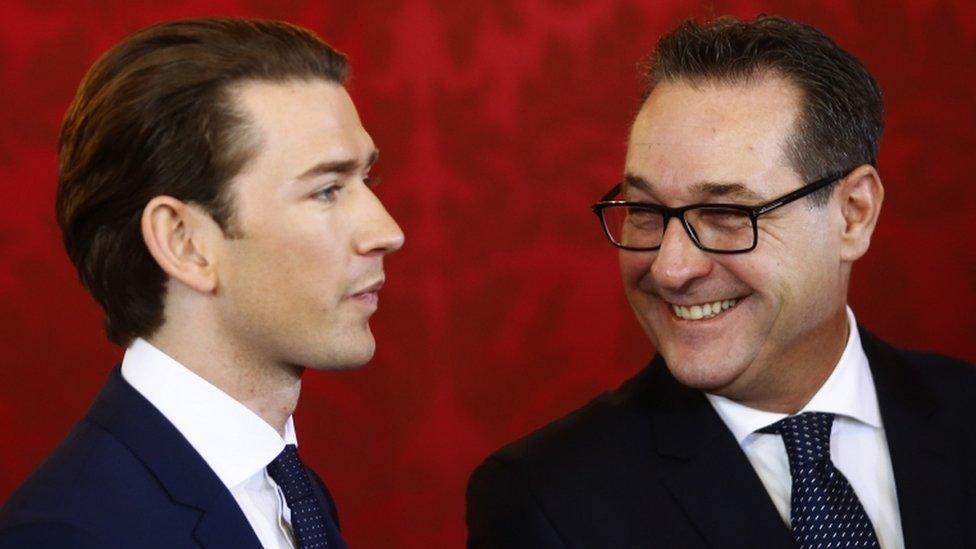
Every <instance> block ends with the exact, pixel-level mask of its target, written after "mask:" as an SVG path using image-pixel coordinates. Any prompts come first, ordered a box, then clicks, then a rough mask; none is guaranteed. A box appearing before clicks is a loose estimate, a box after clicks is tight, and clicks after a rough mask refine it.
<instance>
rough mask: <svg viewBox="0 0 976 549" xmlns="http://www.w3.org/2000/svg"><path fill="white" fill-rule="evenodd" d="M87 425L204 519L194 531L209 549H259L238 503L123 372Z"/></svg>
mask: <svg viewBox="0 0 976 549" xmlns="http://www.w3.org/2000/svg"><path fill="white" fill-rule="evenodd" d="M87 417H88V419H89V420H90V421H92V422H93V423H95V424H97V425H99V426H100V427H102V428H103V429H105V430H106V431H108V432H109V433H111V434H112V435H113V436H115V437H116V438H117V439H118V440H119V441H120V442H121V443H122V444H123V445H125V446H126V447H127V448H128V449H129V450H130V451H131V452H132V453H133V454H134V455H135V456H136V457H137V458H138V459H139V460H140V461H142V463H143V464H144V465H145V466H146V468H147V469H148V470H149V471H150V472H151V473H152V474H153V475H154V476H155V477H156V479H157V480H158V481H159V483H160V484H161V485H162V486H163V488H164V489H165V490H166V491H167V493H169V495H170V497H171V498H172V499H173V501H175V502H177V503H178V504H181V505H184V506H187V507H192V508H194V509H197V510H198V511H200V513H201V517H200V521H199V522H198V523H197V525H196V529H195V531H194V534H195V536H196V537H197V539H198V541H200V543H201V544H202V545H204V546H205V547H231V546H232V547H260V544H259V543H258V540H257V537H256V536H255V535H254V531H253V529H252V528H251V526H250V524H249V523H248V522H247V519H246V518H245V517H244V514H243V513H242V512H241V510H240V507H239V506H238V505H237V502H236V501H235V500H234V498H233V496H231V494H230V492H229V491H228V490H227V488H226V487H225V486H224V485H223V483H221V482H220V479H218V478H217V476H216V475H215V474H214V472H213V470H211V469H210V467H209V466H208V465H207V464H206V462H205V461H204V460H203V458H202V457H200V454H198V453H197V452H196V451H195V450H194V449H193V447H192V446H190V444H189V443H188V442H187V441H186V439H185V438H184V437H183V436H182V435H181V434H180V433H179V431H177V429H176V428H175V427H174V426H173V425H172V424H171V423H170V422H169V421H167V420H166V418H165V417H163V415H162V414H160V413H159V411H158V410H157V409H156V408H154V407H153V406H152V404H150V403H149V401H147V400H146V399H145V398H144V397H143V396H142V395H140V394H139V393H138V392H137V391H136V390H135V389H133V388H132V387H131V386H130V385H129V384H128V383H126V381H125V380H124V379H123V378H122V375H121V373H120V370H119V367H116V368H114V369H113V370H112V373H111V374H110V375H109V379H108V382H107V383H106V385H105V387H104V388H103V389H102V391H101V393H100V394H99V395H98V397H97V398H96V399H95V402H94V403H93V404H92V407H91V409H90V410H89V411H88V415H87Z"/></svg>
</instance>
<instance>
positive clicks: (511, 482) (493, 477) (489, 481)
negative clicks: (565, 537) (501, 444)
mask: <svg viewBox="0 0 976 549" xmlns="http://www.w3.org/2000/svg"><path fill="white" fill-rule="evenodd" d="M465 520H466V522H467V525H468V549H496V548H497V549H501V548H506V549H508V548H522V547H524V548H539V549H547V548H552V549H556V548H559V549H563V548H565V547H566V545H565V544H564V543H563V542H562V540H561V539H560V537H559V534H558V533H557V532H556V530H555V528H553V526H552V523H551V522H550V521H549V519H548V518H547V517H546V516H545V514H544V513H543V511H542V509H541V508H540V507H539V505H538V503H537V502H536V500H535V498H534V497H533V496H532V494H531V493H530V492H529V490H528V487H527V486H525V485H524V483H523V482H521V481H520V480H519V478H518V476H517V475H516V473H515V472H514V471H512V469H511V468H510V467H507V466H506V465H504V464H503V463H502V462H500V461H498V460H495V459H492V458H489V459H488V460H487V461H485V462H484V463H482V464H481V465H480V466H479V467H478V468H477V469H475V470H474V472H473V473H472V474H471V479H470V480H469V481H468V491H467V512H466V514H465Z"/></svg>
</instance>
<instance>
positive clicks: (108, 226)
mask: <svg viewBox="0 0 976 549" xmlns="http://www.w3.org/2000/svg"><path fill="white" fill-rule="evenodd" d="M347 70H348V69H347V62H346V58H345V56H344V55H342V54H341V53H339V52H337V51H336V50H334V49H332V48H331V47H330V46H328V45H327V44H326V43H325V42H323V41H322V40H321V39H320V38H318V37H317V36H316V35H315V34H313V33H312V32H310V31H308V30H305V29H302V28H299V27H296V26H293V25H289V24H287V23H282V22H277V21H260V20H244V19H230V18H200V19H189V20H182V21H172V22H166V23H161V24H157V25H154V26H151V27H148V28H146V29H143V30H141V31H139V32H137V33H135V34H133V35H132V36H129V37H128V38H126V39H125V40H124V41H122V42H121V43H119V44H118V45H116V46H115V47H113V48H112V49H111V50H109V51H108V52H107V53H105V54H104V55H103V56H102V57H101V58H100V59H99V60H98V61H97V62H96V63H95V64H94V65H93V66H92V68H91V69H90V70H89V71H88V74H87V75H86V76H85V78H84V80H83V81H82V82H81V85H80V87H79V89H78V92H77V94H76V96H75V98H74V101H73V102H72V103H71V106H70V108H69V109H68V112H67V114H66V116H65V120H64V124H63V126H62V128H61V135H60V140H59V173H58V190H57V200H56V209H57V220H58V225H59V226H60V227H61V231H62V235H63V239H64V246H65V249H66V250H67V252H68V256H69V257H70V258H71V261H72V262H73V263H74V265H75V267H76V268H77V270H78V274H79V278H80V279H81V282H82V284H84V286H85V287H86V288H87V289H88V291H89V292H90V293H91V294H92V295H93V296H94V297H95V300H96V301H97V302H98V303H99V305H101V307H102V309H103V310H104V312H105V330H106V333H107V335H108V338H109V339H110V340H111V341H112V342H113V343H115V344H117V345H121V346H126V345H128V344H129V343H130V342H131V341H132V340H133V339H135V338H136V337H145V336H149V335H151V334H152V333H153V332H155V330H156V329H158V328H159V327H160V326H161V325H162V324H163V321H164V316H163V298H164V294H165V287H166V280H167V277H166V274H165V273H164V272H163V270H162V269H161V268H160V267H159V265H158V264H157V263H156V261H155V260H154V259H153V257H152V256H151V255H150V254H149V251H148V248H147V247H146V245H145V243H144V241H143V238H142V232H141V228H140V225H141V217H142V212H143V209H144V208H145V206H146V205H147V204H148V203H149V201H150V200H151V199H152V198H153V197H156V196H160V195H168V196H172V197H174V198H176V199H179V200H181V201H184V202H188V203H193V204H196V205H199V206H200V207H202V208H204V209H205V211H207V212H208V213H209V214H210V215H211V217H213V219H214V220H215V221H216V222H217V223H218V224H219V226H220V227H221V229H222V230H223V231H224V233H225V235H227V236H228V237H233V236H235V228H234V220H233V208H232V201H231V194H230V192H229V189H228V188H227V187H228V185H227V183H228V181H229V180H230V179H232V178H233V177H234V176H235V175H236V174H237V173H239V172H240V170H241V169H242V168H243V167H244V165H245V164H246V163H247V162H248V160H249V159H250V158H251V157H252V155H253V153H254V149H255V148H256V143H255V138H254V137H253V136H252V135H250V132H249V131H248V120H247V117H246V116H245V114H244V113H243V112H241V111H240V110H239V109H238V108H237V107H236V105H235V102H234V97H233V95H234V94H233V91H234V87H235V86H239V85H241V84H244V83H247V82H252V81H255V82H285V81H291V80H325V81H329V82H335V83H337V84H340V85H341V84H343V83H345V81H346V76H347Z"/></svg>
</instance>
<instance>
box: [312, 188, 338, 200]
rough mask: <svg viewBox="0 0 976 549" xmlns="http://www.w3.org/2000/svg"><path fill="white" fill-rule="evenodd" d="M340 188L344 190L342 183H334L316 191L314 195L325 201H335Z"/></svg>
mask: <svg viewBox="0 0 976 549" xmlns="http://www.w3.org/2000/svg"><path fill="white" fill-rule="evenodd" d="M340 190H342V185H332V186H329V187H326V188H324V189H322V190H320V191H318V192H316V193H315V195H314V197H315V198H316V199H317V200H322V201H323V202H335V200H336V198H337V197H338V195H339V191H340Z"/></svg>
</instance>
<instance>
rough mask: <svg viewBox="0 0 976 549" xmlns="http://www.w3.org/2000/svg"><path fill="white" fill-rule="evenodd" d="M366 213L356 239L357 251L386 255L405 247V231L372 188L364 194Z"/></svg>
mask: <svg viewBox="0 0 976 549" xmlns="http://www.w3.org/2000/svg"><path fill="white" fill-rule="evenodd" d="M362 200H363V205H362V207H363V208H364V210H365V215H363V216H362V217H361V227H360V228H359V230H358V233H359V234H358V238H357V239H356V243H355V246H356V251H357V252H358V253H360V254H362V255H385V254H388V253H392V252H395V251H397V250H399V249H400V248H402V247H403V241H404V236H403V231H402V230H401V229H400V226H399V225H397V222H396V221H394V219H393V216H391V215H390V213H389V212H388V211H386V208H385V207H384V206H383V203H382V202H380V199H379V198H378V197H377V196H376V195H375V194H374V193H373V191H372V190H370V189H365V193H364V194H363V196H362Z"/></svg>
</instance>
